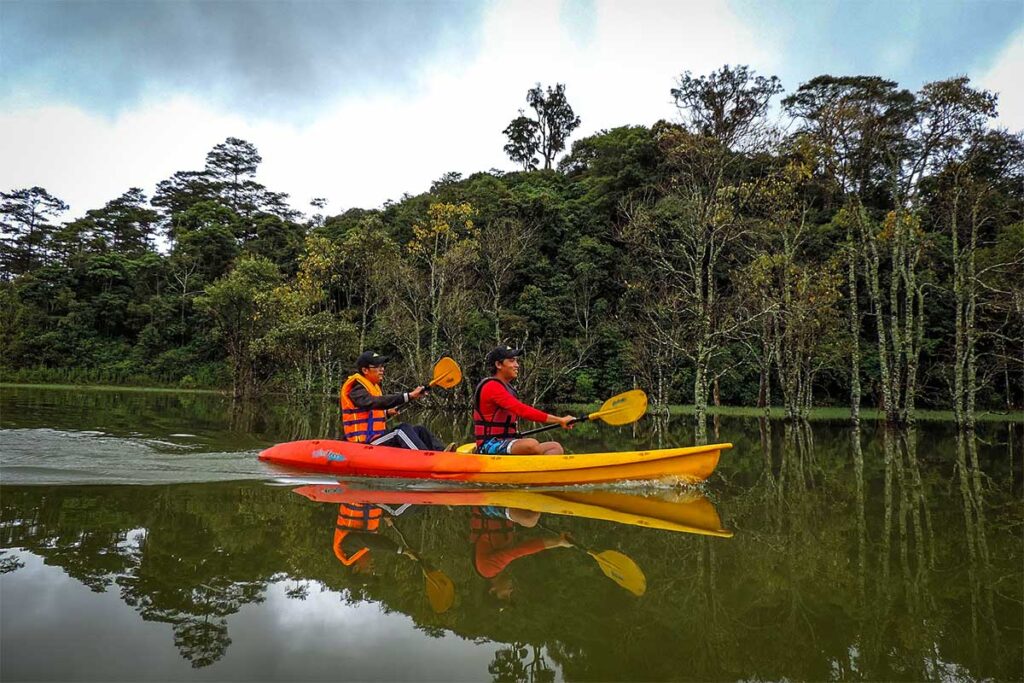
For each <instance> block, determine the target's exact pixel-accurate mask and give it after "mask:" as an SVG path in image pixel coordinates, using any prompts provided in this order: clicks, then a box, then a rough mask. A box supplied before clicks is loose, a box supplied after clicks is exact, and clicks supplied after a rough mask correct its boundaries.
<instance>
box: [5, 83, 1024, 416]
mask: <svg viewBox="0 0 1024 683" xmlns="http://www.w3.org/2000/svg"><path fill="white" fill-rule="evenodd" d="M666 85H667V86H668V84H666ZM666 90H668V87H667V88H666ZM669 94H670V95H671V96H672V97H673V98H674V100H675V102H676V104H677V106H678V107H679V109H680V113H681V114H682V118H683V122H682V123H669V122H666V121H659V122H657V123H655V124H654V125H653V126H650V127H647V126H641V125H633V126H622V127H618V128H614V129H611V130H605V131H599V132H597V133H594V134H593V135H590V136H588V137H586V138H583V139H579V140H576V141H575V142H573V144H572V149H571V151H570V152H569V154H567V155H565V156H564V157H563V158H562V159H561V161H560V163H558V164H557V170H555V169H554V168H552V167H553V166H554V165H555V164H554V160H555V157H556V156H557V154H558V153H560V152H561V151H562V150H563V149H564V148H565V146H566V144H567V142H568V140H569V138H570V136H571V134H572V132H573V131H574V130H575V129H576V128H577V126H578V125H579V117H578V116H576V114H575V113H574V112H573V111H572V108H571V107H570V106H569V105H568V102H567V100H566V96H565V86H564V85H563V84H557V85H556V86H554V87H548V88H541V86H540V85H538V86H536V87H535V88H532V89H531V90H530V91H529V94H528V105H529V107H530V108H529V109H527V110H526V111H527V112H528V113H529V114H531V115H527V114H523V113H522V112H521V113H520V114H521V115H520V116H519V117H518V118H516V119H515V120H513V121H512V123H511V124H510V125H509V126H508V128H506V130H505V134H506V135H507V136H508V142H509V144H508V145H507V146H506V150H505V151H506V152H507V153H508V154H509V155H510V157H511V158H512V159H513V161H515V162H516V163H517V164H519V165H520V166H521V167H522V168H523V169H524V170H523V171H522V172H514V173H503V172H500V171H495V170H491V171H488V172H479V173H472V174H468V175H466V176H463V175H462V174H460V173H454V172H453V173H446V174H444V175H443V176H441V177H440V178H438V180H436V181H435V182H434V183H432V184H431V186H430V189H429V191H427V192H423V193H421V194H417V195H404V196H402V197H400V198H397V199H396V200H395V201H390V202H387V203H386V204H385V205H384V207H383V208H381V209H379V210H376V209H372V210H371V209H359V208H353V209H349V210H347V211H345V212H344V213H342V214H340V215H336V216H324V215H322V214H316V215H314V216H313V217H312V218H310V219H305V218H303V217H301V216H299V215H298V214H297V212H295V211H293V210H292V209H291V208H290V207H289V206H288V201H287V196H286V195H284V194H283V193H280V192H275V191H273V190H272V189H269V188H267V187H265V186H263V185H261V184H260V183H259V182H258V171H259V164H260V163H261V157H260V155H259V152H258V151H257V150H256V148H255V147H254V146H253V145H252V144H251V143H249V142H246V141H244V140H240V139H237V138H228V139H227V140H225V141H224V142H223V143H221V144H218V145H216V146H215V147H214V148H213V149H212V150H211V151H210V153H209V155H208V156H207V158H206V163H205V166H204V168H202V169H201V170H184V171H179V172H177V173H174V174H173V175H172V176H171V177H169V178H168V179H166V180H164V181H162V182H160V183H159V184H158V185H157V187H156V188H155V191H154V192H153V196H152V201H151V202H149V204H148V205H147V202H146V195H145V194H144V193H143V191H142V190H141V189H139V188H130V189H128V190H127V191H125V192H124V193H123V194H121V195H120V196H118V197H117V198H115V199H113V200H111V201H110V202H107V203H106V204H105V205H103V206H102V207H99V208H95V209H92V210H89V211H86V212H85V213H84V215H82V216H80V217H78V218H76V219H74V220H70V221H67V222H64V223H62V224H59V221H58V219H59V217H60V215H61V213H62V212H63V211H64V210H65V209H66V206H65V205H64V204H63V202H61V201H60V200H59V199H58V198H56V197H53V196H51V195H49V194H48V193H47V192H46V190H45V189H43V188H31V189H16V190H12V191H11V192H5V193H4V194H3V204H2V210H0V217H2V219H3V228H2V230H3V234H2V239H3V244H2V254H0V255H2V259H3V260H2V263H0V266H2V269H3V281H2V282H0V357H2V359H3V361H2V362H3V370H4V373H5V376H8V377H11V378H15V379H17V378H23V379H32V378H37V379H38V380H39V381H50V380H51V379H52V381H77V380H78V379H80V380H81V381H90V382H95V381H103V378H107V379H106V381H112V382H139V381H145V379H146V378H149V381H150V382H151V383H153V384H159V385H172V386H173V385H183V386H195V387H208V386H215V387H219V388H227V387H231V388H232V389H233V390H234V391H235V392H236V393H239V394H254V393H259V392H263V391H283V392H286V393H288V394H291V395H293V396H298V395H301V394H306V393H331V394H333V393H334V392H335V391H336V390H337V385H338V383H339V382H340V381H341V379H342V378H343V377H344V376H345V375H347V374H348V373H349V372H350V371H351V362H352V360H353V359H354V357H355V355H356V354H357V353H358V351H359V350H361V349H363V348H367V347H373V348H375V349H377V350H379V351H381V352H383V353H388V354H391V355H394V356H396V361H395V362H394V363H393V364H392V366H391V368H389V383H391V384H392V385H393V386H394V388H396V389H397V388H399V387H400V386H408V385H413V384H417V383H420V382H422V381H423V379H424V378H425V376H426V373H428V372H429V368H430V366H431V364H432V363H433V361H434V360H435V359H436V357H437V356H438V355H440V354H448V355H452V356H453V357H454V358H456V360H457V361H458V362H459V363H460V364H461V365H463V367H464V369H465V370H466V375H467V379H469V380H471V379H473V378H474V377H475V376H476V375H478V374H479V373H480V372H481V371H482V358H483V356H484V354H485V353H486V352H487V350H488V349H489V348H490V347H491V346H493V345H494V344H496V343H498V342H507V343H511V344H514V345H517V346H522V347H523V348H525V349H526V356H525V357H524V373H523V376H522V378H521V379H522V381H521V389H522V390H523V393H524V394H526V395H528V396H529V397H530V398H531V399H543V400H549V401H592V400H599V399H601V398H602V397H605V396H608V395H610V394H612V393H614V392H616V391H619V390H622V389H627V388H631V387H633V386H641V387H643V388H645V389H647V390H648V392H649V393H650V394H651V396H652V398H653V399H654V400H655V401H656V402H662V403H690V402H693V401H694V400H695V398H697V399H699V398H701V397H703V398H704V399H705V400H710V399H711V397H712V395H717V396H718V397H719V399H720V400H721V402H723V403H751V402H754V401H757V400H759V398H761V397H764V396H765V395H766V394H770V397H771V400H772V401H774V402H776V403H781V404H784V405H785V406H786V409H787V411H789V412H790V413H791V414H797V413H800V414H806V413H807V411H808V410H809V409H810V408H811V407H812V406H814V405H816V404H823V403H826V404H836V403H841V402H844V401H847V400H849V399H848V397H849V393H850V392H849V384H850V382H851V378H852V377H857V378H859V379H860V380H861V381H862V383H863V386H862V389H861V390H860V394H861V395H862V396H863V400H864V403H865V405H879V404H880V403H881V400H882V396H883V394H884V393H885V390H886V387H887V386H889V387H891V386H892V384H893V382H892V379H891V378H890V381H889V382H888V384H887V383H886V382H885V381H883V378H884V375H885V373H886V368H887V367H891V366H892V362H891V361H892V358H891V357H890V356H892V351H891V348H892V343H891V341H890V340H891V338H892V337H891V333H892V332H893V330H899V329H902V325H900V324H899V322H898V321H900V320H902V319H903V318H901V317H900V316H902V315H905V311H906V308H907V305H906V303H905V302H906V301H908V300H910V301H920V302H921V306H922V317H923V320H922V321H920V331H921V332H920V334H921V340H920V343H919V344H917V345H915V347H914V353H916V354H917V357H916V365H915V366H914V367H915V369H914V370H911V369H909V368H908V366H907V364H906V363H904V364H903V365H901V366H900V370H899V372H900V373H901V374H900V381H901V382H903V383H904V384H905V383H906V381H907V378H908V377H909V375H910V374H911V372H916V373H917V374H918V375H919V376H920V377H919V384H918V385H917V386H916V388H915V389H914V394H915V397H916V398H917V399H918V403H919V405H920V406H921V407H947V406H948V405H950V403H949V388H950V385H951V382H950V376H951V375H952V371H953V368H954V366H955V364H956V363H955V359H956V348H957V347H956V343H955V339H956V336H955V324H954V319H955V317H956V316H955V312H956V311H957V310H965V309H963V307H961V309H957V300H956V298H955V297H954V295H953V290H954V285H955V282H956V277H955V276H954V275H955V273H959V272H962V271H960V270H958V268H959V264H962V263H964V261H963V260H962V259H963V258H965V254H966V253H967V252H965V251H964V248H963V245H964V244H967V242H966V241H965V240H966V239H967V238H968V237H969V236H970V235H971V232H970V230H969V228H968V227H967V226H970V225H976V226H977V232H976V235H975V237H976V239H975V241H973V242H971V243H970V244H971V245H972V246H971V247H970V250H969V255H971V256H973V257H975V261H976V263H975V268H976V270H975V271H974V272H975V273H976V276H975V278H976V285H977V287H976V289H977V292H978V293H979V294H978V298H977V301H976V302H975V304H976V309H975V310H976V314H975V318H976V330H977V338H976V344H977V349H978V352H977V354H976V358H977V362H978V367H977V368H976V370H977V372H976V374H977V377H978V378H979V382H978V384H979V385H982V386H983V387H984V389H983V390H982V391H981V392H980V393H979V401H981V405H982V406H983V407H989V408H993V407H1002V408H1006V407H1015V406H1019V405H1020V404H1021V402H1022V401H1024V393H1022V392H1024V382H1022V377H1024V368H1022V367H1021V365H1020V360H1019V359H1020V358H1021V348H1024V339H1022V333H1021V330H1022V329H1024V319H1022V318H1021V317H1020V316H1021V314H1020V306H1019V301H1020V300H1021V297H1022V296H1024V295H1022V294H1021V292H1020V284H1019V283H1020V282H1024V275H1022V273H1024V267H1022V266H1024V256H1022V253H1024V252H1022V249H1024V246H1022V244H1024V237H1021V235H1022V231H1021V227H1020V226H1021V225H1022V223H1021V220H1022V218H1024V190H1022V189H1021V188H1022V187H1024V182H1021V181H1022V178H1024V172H1022V168H1024V143H1022V141H1021V138H1020V136H1019V135H1016V134H1012V133H1010V132H1007V131H1001V130H993V129H990V128H986V126H985V125H984V124H985V122H986V121H988V120H989V119H991V117H992V116H993V115H994V113H995V100H994V98H993V96H992V95H991V94H990V93H987V92H985V91H983V90H976V89H973V88H971V86H970V83H969V82H968V81H967V80H966V79H963V78H954V79H949V80H945V81H939V82H936V83H932V84H928V85H927V86H926V87H925V88H923V89H922V90H921V91H920V92H918V93H912V92H910V91H907V90H905V89H902V88H900V87H899V86H898V84H896V83H895V82H893V81H889V80H885V79H882V78H878V77H868V76H849V77H847V76H843V77H836V76H830V75H822V76H819V77H816V78H813V79H811V80H810V81H808V82H806V83H803V84H800V85H799V86H798V87H797V88H796V90H794V91H793V92H792V93H790V94H789V95H788V96H787V97H785V98H784V99H783V100H782V105H783V110H784V112H785V113H786V114H787V115H788V116H790V117H791V118H792V119H793V121H792V125H790V126H789V128H788V131H789V133H788V134H784V133H783V132H782V131H779V130H775V129H774V128H773V127H772V125H771V121H770V120H769V117H768V116H767V112H768V109H769V106H770V104H771V103H772V101H773V99H774V98H775V97H776V96H778V95H780V94H782V93H781V86H780V84H779V82H778V80H777V79H776V78H774V77H769V76H760V75H757V74H755V73H754V72H752V71H751V70H750V69H748V68H747V67H743V66H736V67H730V66H726V67H723V68H722V69H719V70H717V71H715V72H713V73H711V74H707V75H703V76H694V75H692V74H689V73H686V74H683V76H682V77H681V78H680V79H679V80H678V82H677V83H676V84H675V87H674V88H672V89H671V90H670V92H669ZM542 158H543V159H544V165H543V168H541V169H540V170H535V169H537V167H538V166H540V165H541V164H540V159H542ZM315 206H316V207H317V208H318V209H321V210H322V209H323V207H324V206H326V200H323V199H317V200H316V203H315ZM972 221H973V222H972ZM954 237H956V239H954ZM954 244H957V245H960V246H959V249H960V251H959V252H957V253H955V250H954ZM157 245H160V246H159V248H158V247H157ZM958 259H960V260H958ZM851 263H852V264H853V273H854V274H853V285H854V286H853V287H852V288H851V284H850V279H849V277H850V276H849V270H848V268H849V266H850V264H851ZM955 264H956V267H954V266H955ZM875 272H877V275H878V278H879V280H880V282H881V283H882V284H881V286H880V289H879V292H880V295H879V296H877V297H876V296H875V295H874V294H873V293H872V292H871V291H870V289H869V286H868V285H869V284H870V282H871V278H870V277H869V276H870V275H872V274H873V273H875ZM908 278H912V285H908V284H901V283H904V282H910V281H911V280H910V279H908ZM887 285H891V286H892V287H894V289H893V290H892V291H895V292H896V296H895V298H893V297H890V296H889V291H888V290H886V286H887ZM909 290H913V292H912V293H916V294H918V295H920V297H921V298H920V299H914V298H913V297H911V298H910V299H906V298H904V294H905V293H906V292H907V291H909ZM851 301H852V302H853V303H855V304H856V311H858V312H857V313H856V315H855V317H856V320H855V323H854V326H853V329H852V331H851V327H850V322H849V315H848V311H849V310H850V308H851ZM893 302H895V304H894V303H893ZM916 305H917V304H915V306H916ZM915 310H916V308H915ZM879 311H880V313H879ZM877 321H882V324H881V328H882V331H883V332H885V333H886V334H887V335H889V336H887V342H888V343H889V346H888V347H886V348H889V349H890V350H889V351H880V350H879V345H878V342H877V340H878V336H879V328H878V326H877ZM916 324H917V323H915V325H916ZM911 337H912V335H911ZM855 349H859V360H858V361H857V367H856V369H851V367H850V365H849V363H848V362H847V361H848V359H849V358H850V357H851V355H852V354H853V352H854V350H855ZM887 362H888V366H887V365H886V363H887ZM76 378H77V379H76ZM980 378H985V379H984V381H982V380H981V379H980ZM472 385H473V382H472V381H467V382H466V386H464V387H462V388H460V389H459V390H458V392H454V393H453V394H451V395H449V396H447V398H448V399H450V400H451V401H453V402H463V403H464V402H465V401H466V400H468V397H469V396H468V392H469V391H470V390H471V388H472ZM438 400H440V399H438Z"/></svg>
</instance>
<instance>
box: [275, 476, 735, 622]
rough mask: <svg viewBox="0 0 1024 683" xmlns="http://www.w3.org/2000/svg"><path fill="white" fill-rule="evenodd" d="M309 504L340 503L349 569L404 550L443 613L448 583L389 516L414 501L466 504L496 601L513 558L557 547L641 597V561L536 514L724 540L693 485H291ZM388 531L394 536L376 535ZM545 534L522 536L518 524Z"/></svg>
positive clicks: (338, 533)
mask: <svg viewBox="0 0 1024 683" xmlns="http://www.w3.org/2000/svg"><path fill="white" fill-rule="evenodd" d="M294 492H295V493H298V494H300V495H302V496H304V497H306V498H308V499H310V500H312V501H316V502H321V503H333V504H337V505H338V506H339V513H338V523H337V528H336V530H335V541H334V552H335V555H336V556H337V557H338V559H339V561H341V562H342V564H345V565H346V566H350V567H352V568H353V570H355V571H357V572H358V571H367V570H368V569H369V568H370V567H372V564H370V563H372V559H371V555H370V553H371V552H372V551H373V550H375V549H376V550H379V551H381V552H386V553H398V554H402V555H404V556H406V557H409V558H410V559H413V560H415V561H417V562H419V563H420V566H421V568H422V570H423V575H424V577H425V590H426V593H427V597H428V599H429V601H430V604H431V608H432V609H433V610H434V611H435V612H438V613H440V612H444V611H446V610H447V609H448V608H450V607H451V605H452V602H453V600H454V592H455V591H454V586H453V584H452V582H451V580H450V579H449V578H448V577H447V575H446V574H444V572H443V571H441V570H440V569H438V568H437V567H436V566H434V565H433V564H431V563H429V562H427V561H426V560H425V559H423V558H422V557H421V556H420V554H419V553H417V552H416V551H415V550H414V549H412V548H410V546H409V544H408V543H407V542H406V541H405V538H404V537H403V536H402V535H401V531H400V530H399V529H398V526H397V524H396V522H395V518H397V517H399V516H400V515H402V514H403V513H407V512H409V511H410V510H411V509H415V507H414V506H449V507H468V508H469V511H470V519H469V532H470V533H469V540H470V543H471V546H472V560H473V567H474V569H475V572H476V574H478V575H479V576H480V577H482V578H483V579H484V580H486V581H487V583H488V593H489V594H490V595H492V596H493V597H494V598H495V599H496V600H498V601H499V603H507V602H509V601H510V600H511V596H512V594H513V592H514V589H515V585H514V583H513V581H512V579H511V577H510V574H509V572H507V571H506V569H507V568H508V567H509V565H510V564H512V563H513V562H516V561H519V560H521V559H522V558H526V557H529V556H531V555H536V554H538V553H542V552H544V551H547V550H553V549H557V548H572V547H575V548H577V549H578V550H580V551H582V552H584V553H586V554H587V555H589V556H590V557H592V558H593V559H594V561H595V563H596V564H597V565H598V567H599V568H600V570H601V571H602V572H603V573H604V574H605V576H607V577H608V578H610V579H612V580H613V581H615V583H617V584H618V585H619V586H621V587H623V588H624V589H626V590H628V591H629V592H631V593H633V594H634V595H637V596H640V595H643V594H644V592H645V591H646V585H647V582H646V577H645V576H644V574H643V571H642V570H641V569H640V567H639V566H637V564H636V563H635V562H634V561H633V560H632V559H631V558H629V557H628V556H626V555H625V554H623V553H621V552H619V551H617V550H603V551H600V552H598V551H594V550H591V549H589V548H587V547H585V546H584V545H583V544H581V543H580V542H578V541H577V540H576V539H575V538H573V537H572V536H571V535H570V534H569V533H568V532H559V531H556V530H553V529H549V528H548V527H547V526H545V525H542V524H540V519H541V515H542V514H548V515H556V516H569V517H578V518H586V519H595V520H604V521H609V522H616V523H619V524H627V525H632V526H642V527H647V528H654V529H664V530H668V531H677V532H682V533H692V534H701V535H707V536H718V537H724V538H728V537H731V536H732V532H731V531H729V530H727V529H724V528H722V523H721V518H720V517H719V516H718V512H717V510H715V507H714V505H713V504H712V503H711V501H710V500H708V498H707V497H706V496H704V495H703V494H702V493H700V492H699V491H696V490H688V491H682V492H680V491H678V490H673V491H671V492H668V491H666V492H659V494H658V495H647V496H644V495H637V494H631V493H624V492H618V491H600V490H584V491H580V490H573V491H565V490H550V491H537V490H533V489H531V490H514V489H502V490H483V489H442V490H437V489H433V490H422V489H420V490H408V489H387V488H376V487H372V488H371V487H368V486H367V485H366V484H365V483H362V482H346V481H338V482H331V483H324V484H308V485H305V486H300V487H298V488H296V489H294ZM385 527H387V528H390V529H391V530H392V531H393V533H394V534H395V535H396V536H397V541H396V540H394V539H392V538H390V537H389V536H388V535H387V534H386V533H382V532H383V531H384V529H385ZM533 528H537V529H539V530H541V531H542V532H543V533H542V534H540V535H539V536H538V535H536V534H531V535H530V536H529V537H524V538H520V535H519V534H518V532H519V530H520V529H533Z"/></svg>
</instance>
